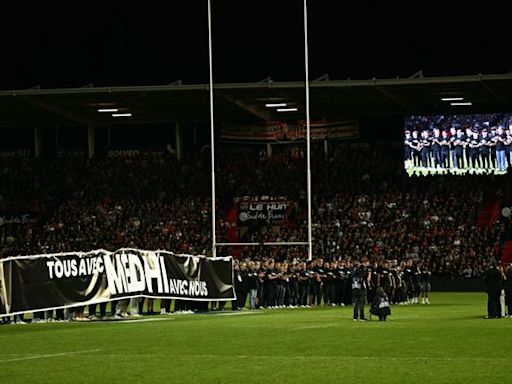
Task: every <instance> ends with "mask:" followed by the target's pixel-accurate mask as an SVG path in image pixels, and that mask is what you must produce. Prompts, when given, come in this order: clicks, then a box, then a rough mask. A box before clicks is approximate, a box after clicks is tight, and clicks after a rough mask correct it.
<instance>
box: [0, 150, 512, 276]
mask: <svg viewBox="0 0 512 384" xmlns="http://www.w3.org/2000/svg"><path fill="white" fill-rule="evenodd" d="M333 149H334V150H333V151H331V153H330V154H329V156H327V157H325V156H324V152H323V151H322V150H321V148H319V147H318V148H317V147H314V148H313V151H312V177H313V179H312V186H313V196H312V197H313V199H312V201H313V205H312V209H313V257H314V258H322V259H323V260H324V261H336V262H341V261H343V260H352V261H354V260H360V259H368V260H369V261H370V262H371V263H379V264H380V263H383V262H384V261H386V260H388V261H394V260H396V263H398V264H399V263H400V262H405V261H406V260H408V259H411V260H413V261H414V262H415V263H422V264H423V265H425V266H428V268H429V270H431V271H432V273H433V275H437V276H444V277H450V278H459V277H464V278H476V277H481V276H482V274H483V272H484V271H485V270H486V269H487V268H488V265H489V263H490V262H493V261H498V262H499V260H500V259H501V257H502V253H503V247H504V243H505V240H506V239H507V234H508V232H507V230H508V218H506V217H503V216H501V214H500V209H501V208H500V207H501V206H503V205H506V204H507V202H508V199H509V196H508V192H507V191H508V190H509V188H508V185H509V184H510V181H509V178H508V177H507V176H487V177H481V176H480V177H479V176H469V175H468V176H466V177H457V176H449V175H447V176H443V177H436V176H427V177H415V176H413V177H409V176H407V174H406V173H405V172H404V170H403V163H402V151H403V150H402V147H401V146H400V145H396V144H390V143H373V144H361V143H356V144H338V145H336V146H335V147H334V148H333ZM304 162H305V159H304V154H303V152H302V151H301V150H300V148H299V149H298V148H297V147H283V148H282V149H281V150H280V151H275V152H274V154H273V155H272V156H271V157H268V156H266V153H265V152H264V151H261V148H257V147H251V146H248V147H246V148H236V149H230V148H223V149H222V150H220V151H219V152H218V162H217V163H218V164H217V167H218V169H217V175H218V176H217V189H218V192H217V198H218V201H217V210H218V212H217V218H218V225H217V231H218V233H217V241H218V242H233V241H246V242H258V243H259V242H261V243H262V242H266V241H290V242H291V241H305V240H306V239H307V223H306V220H307V216H306V207H307V205H306V202H305V194H306V191H305V190H306V182H305V176H306V175H305V166H304ZM209 172H210V161H209V154H206V153H202V152H201V151H197V152H195V153H191V154H189V156H187V157H186V158H185V159H182V160H181V161H180V162H179V161H177V160H176V158H175V157H174V156H171V155H170V154H168V153H166V154H164V153H147V154H144V153H143V152H142V153H141V154H138V155H136V156H126V157H115V158H113V157H104V158H101V157H99V158H96V159H93V160H86V159H84V158H80V157H64V158H54V159H33V158H14V159H2V160H1V161H0V212H5V214H4V215H3V216H2V222H1V225H0V256H1V257H7V256H14V255H27V254H42V253H55V252H63V251H69V250H90V249H107V250H114V249H118V248H122V247H137V248H141V249H168V250H173V251H175V252H182V253H190V254H205V255H209V254H211V230H210V228H211V226H210V223H211V222H210V220H211V216H210V209H211V200H210V178H209ZM254 196H259V197H260V198H263V199H265V198H267V199H272V198H273V197H276V196H281V197H282V198H281V199H285V200H286V202H287V204H286V212H285V213H284V214H283V215H282V216H279V220H277V221H275V220H268V219H267V220H266V223H263V224H264V225H250V224H249V223H247V222H243V220H241V217H242V216H241V215H240V212H241V211H240V208H241V206H240V205H238V206H237V204H236V203H235V202H236V201H238V200H240V199H241V200H242V201H243V199H244V198H245V199H250V198H252V197H254ZM237 199H238V200H237ZM500 204H501V205H500ZM260 224H261V223H260ZM219 249H220V251H219V252H220V254H223V255H227V254H233V255H234V256H235V257H236V258H237V259H239V260H241V261H249V260H251V261H265V260H267V259H270V258H272V259H274V260H276V261H288V262H292V263H293V262H296V263H298V262H300V261H302V260H305V259H306V258H307V248H306V247H304V246H300V245H299V246H289V247H277V246H276V247H269V246H266V247H263V246H261V247H259V246H256V247H244V246H237V247H227V246H226V247H221V248H219Z"/></svg>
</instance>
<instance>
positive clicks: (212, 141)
mask: <svg viewBox="0 0 512 384" xmlns="http://www.w3.org/2000/svg"><path fill="white" fill-rule="evenodd" d="M208 64H209V70H210V84H209V91H210V152H211V158H212V159H211V162H212V165H211V166H212V174H211V182H212V256H213V257H215V256H217V244H216V240H217V239H216V236H217V233H216V224H215V220H216V215H215V211H216V205H215V129H214V122H213V68H212V67H213V64H212V4H211V0H208Z"/></svg>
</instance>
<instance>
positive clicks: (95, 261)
mask: <svg viewBox="0 0 512 384" xmlns="http://www.w3.org/2000/svg"><path fill="white" fill-rule="evenodd" d="M46 268H47V269H48V277H49V278H50V279H61V278H62V277H77V276H88V275H94V274H96V273H102V272H103V270H104V268H103V259H102V258H101V257H90V258H87V259H85V258H84V259H67V260H59V259H57V260H50V261H47V262H46Z"/></svg>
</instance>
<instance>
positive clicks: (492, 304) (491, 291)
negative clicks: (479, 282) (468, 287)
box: [484, 262, 503, 319]
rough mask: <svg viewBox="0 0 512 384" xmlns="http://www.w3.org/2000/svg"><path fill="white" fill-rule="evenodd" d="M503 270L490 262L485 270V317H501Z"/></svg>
mask: <svg viewBox="0 0 512 384" xmlns="http://www.w3.org/2000/svg"><path fill="white" fill-rule="evenodd" d="M502 281H503V272H502V271H501V270H500V267H498V266H496V264H495V263H494V262H492V263H491V264H490V266H489V269H488V270H487V271H486V272H485V275H484V283H485V291H486V292H487V317H486V318H487V319H499V318H500V317H501V308H500V295H501V284H502Z"/></svg>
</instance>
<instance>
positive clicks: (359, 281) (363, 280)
mask: <svg viewBox="0 0 512 384" xmlns="http://www.w3.org/2000/svg"><path fill="white" fill-rule="evenodd" d="M369 279H370V274H369V273H368V269H367V268H366V267H365V265H364V264H361V263H359V262H356V263H355V268H354V271H353V273H352V301H353V303H354V321H357V318H358V317H359V321H366V318H365V317H364V305H365V304H366V291H367V287H368V281H369Z"/></svg>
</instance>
